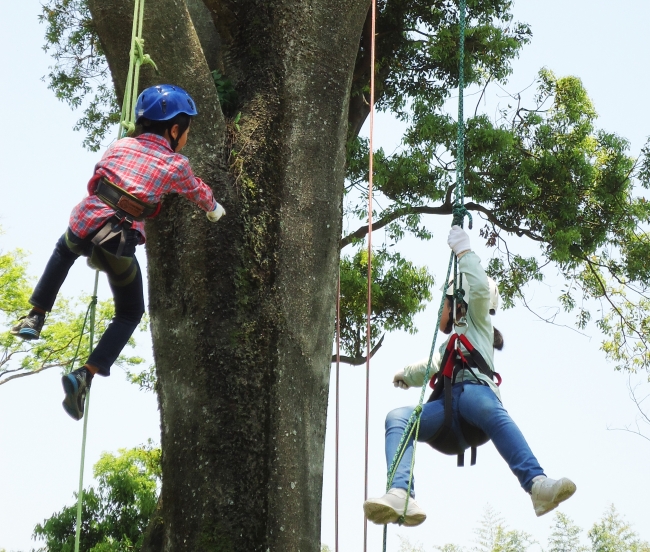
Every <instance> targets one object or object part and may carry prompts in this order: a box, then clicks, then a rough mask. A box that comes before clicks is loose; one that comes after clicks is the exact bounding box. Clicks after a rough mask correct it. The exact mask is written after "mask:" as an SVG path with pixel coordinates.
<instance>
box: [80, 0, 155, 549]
mask: <svg viewBox="0 0 650 552" xmlns="http://www.w3.org/2000/svg"><path fill="white" fill-rule="evenodd" d="M143 21H144V0H135V6H134V11H133V30H132V33H131V52H130V60H129V71H128V74H127V82H126V88H125V91H124V102H123V103H122V114H121V117H120V128H119V131H118V139H120V138H123V137H124V136H126V135H127V133H131V132H133V130H134V129H135V123H134V122H133V113H134V106H135V103H136V100H137V97H138V81H139V78H140V66H141V65H144V64H150V65H152V66H153V67H154V69H155V70H156V71H158V69H157V67H156V64H155V63H154V62H153V61H152V59H151V58H150V57H149V55H147V54H145V53H144V40H142V25H143ZM105 182H108V181H107V180H105ZM107 189H108V190H110V186H109V185H108V184H107V185H106V188H105V190H107ZM118 190H121V189H120V188H118ZM121 191H122V192H124V190H121ZM113 192H114V190H113ZM106 193H107V194H111V191H107V192H106ZM124 194H127V193H126V192H124ZM129 196H130V194H127V195H126V196H125V195H122V196H120V197H118V198H117V203H116V205H119V203H120V201H122V206H121V207H120V208H121V209H122V210H123V211H124V212H126V213H127V214H129V213H128V211H127V210H126V209H124V206H125V205H126V206H127V208H128V209H129V210H137V208H138V206H139V205H138V202H140V200H138V202H132V198H131V197H129ZM107 197H108V196H107ZM123 197H126V199H125V200H122V198H123ZM136 199H137V198H136ZM112 200H113V199H111V201H112ZM103 201H106V200H103ZM140 203H142V202H140ZM144 205H147V204H144ZM141 207H142V209H143V211H142V213H145V211H147V207H150V206H148V205H147V207H144V206H141ZM154 214H155V213H154ZM132 216H133V215H132ZM138 216H140V215H138ZM144 216H146V215H144ZM107 226H108V225H105V226H104V228H106V227H107ZM100 232H101V230H100ZM98 235H99V234H98ZM121 235H122V237H121V238H120V247H119V248H118V253H117V256H118V257H119V256H120V254H121V253H122V249H123V247H124V244H123V241H122V240H124V239H125V236H124V234H121ZM96 238H97V236H95V239H96ZM106 239H110V238H106ZM104 241H105V240H104ZM94 242H95V240H94V239H93V243H94ZM98 282H99V270H95V290H94V292H93V298H92V301H91V303H90V306H89V307H88V309H89V312H90V353H92V350H93V347H94V344H93V341H94V335H95V305H96V304H97V285H98ZM86 316H88V312H87V313H86ZM84 327H85V319H84ZM81 334H82V335H83V329H82V332H81ZM78 350H79V349H78V347H77V352H78ZM75 359H76V355H75ZM89 406H90V389H88V393H87V394H86V404H85V407H84V425H83V437H82V440H81V462H80V466H79V492H78V495H77V497H78V498H77V525H76V532H75V542H74V551H75V552H79V543H80V541H81V513H82V506H83V476H84V463H85V458H86V436H87V430H88V408H89Z"/></svg>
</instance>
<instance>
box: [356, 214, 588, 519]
mask: <svg viewBox="0 0 650 552" xmlns="http://www.w3.org/2000/svg"><path fill="white" fill-rule="evenodd" d="M447 243H448V244H449V247H450V248H451V249H452V250H453V252H454V253H455V254H456V257H457V259H458V269H459V271H460V273H461V274H462V282H463V287H464V288H465V292H466V293H465V296H464V297H465V298H466V300H465V301H459V302H458V304H457V307H456V308H457V311H456V313H454V312H453V305H454V299H453V296H452V294H451V293H452V292H451V290H452V289H453V282H452V283H451V285H450V286H449V287H448V288H447V297H446V300H445V307H444V309H443V311H442V316H441V318H440V331H442V332H443V333H445V334H451V332H452V328H455V333H453V334H452V335H451V336H450V338H449V339H448V340H447V342H445V343H444V344H443V345H442V346H441V347H440V349H439V351H438V352H437V353H436V354H435V355H434V358H433V360H432V365H433V366H434V367H438V368H439V369H440V370H441V371H442V370H443V369H444V368H445V366H444V365H443V363H442V361H443V360H444V361H445V362H444V364H447V360H449V362H450V364H449V365H450V366H451V367H452V372H451V378H450V383H451V393H450V397H451V428H450V438H451V440H452V441H455V443H456V445H457V446H458V447H459V448H460V450H465V449H467V448H470V446H472V438H471V437H470V436H469V434H468V433H469V431H471V430H472V428H474V429H478V430H479V431H482V432H483V433H484V434H485V435H486V436H487V438H489V439H490V440H492V442H493V443H494V445H495V446H496V448H497V450H498V451H499V454H501V456H502V457H503V459H504V460H505V461H506V462H507V463H508V466H509V467H510V469H511V470H512V472H513V473H514V474H515V476H516V477H517V479H518V480H519V483H520V485H521V486H522V487H523V489H524V490H525V491H526V492H527V493H530V495H531V498H532V501H533V507H534V509H535V513H536V514H537V515H538V516H542V515H544V514H546V513H548V512H550V511H551V510H553V509H554V508H556V507H557V506H558V505H559V504H560V502H562V501H564V500H566V499H567V498H569V497H570V496H571V495H572V494H573V493H574V492H575V490H576V486H575V484H574V483H573V482H572V481H570V480H569V479H566V478H563V479H560V480H557V481H556V480H553V479H549V478H547V477H546V475H545V474H544V470H543V469H542V467H541V466H540V465H539V462H538V461H537V459H536V458H535V456H534V454H533V452H532V451H531V450H530V447H529V446H528V443H527V442H526V440H525V439H524V436H523V435H522V433H521V431H520V430H519V428H518V427H517V425H516V424H515V422H514V421H513V420H512V418H510V415H509V414H508V412H507V411H506V410H505V408H504V407H503V405H502V404H501V396H500V393H499V389H498V387H497V385H495V383H494V382H493V380H492V377H491V375H492V374H493V373H494V372H493V370H494V354H493V351H494V348H496V349H499V350H500V349H501V348H502V347H503V337H502V336H501V334H500V333H499V332H498V331H497V330H496V329H494V328H493V326H492V321H491V318H490V315H491V314H494V313H495V312H496V310H497V308H498V303H499V295H498V294H499V292H498V289H497V287H496V284H495V283H494V282H493V281H491V279H489V278H488V277H487V275H486V274H485V271H484V270H483V268H482V266H481V261H480V259H479V257H478V255H476V253H474V252H473V251H472V250H471V248H470V241H469V236H468V235H467V234H466V233H465V231H464V230H463V229H462V228H460V227H459V226H452V228H451V231H450V232H449V238H448V240H447ZM445 287H447V286H445ZM457 321H458V322H457ZM461 335H462V337H461V338H459V336H461ZM452 340H453V341H452ZM450 342H451V343H452V345H451V346H450V347H449V350H450V352H451V353H450V354H451V357H450V354H449V353H448V354H447V355H445V353H446V351H447V349H448V344H449V343H450ZM472 348H473V349H474V353H473V354H472ZM476 353H478V354H476ZM445 356H446V358H445ZM481 358H482V359H483V360H480V359H481ZM472 359H476V360H478V362H473V361H472ZM483 361H484V362H483ZM481 364H483V365H487V368H486V369H481ZM427 365H428V359H427V360H425V361H424V362H418V363H416V364H412V365H409V366H407V367H406V368H404V369H403V370H401V371H399V372H398V373H397V374H395V377H394V379H393V383H394V385H395V387H400V388H402V389H408V388H409V387H412V386H422V385H423V383H425V382H424V378H425V373H426V370H427ZM438 377H439V378H442V374H441V373H439V374H438ZM438 395H439V396H438ZM432 399H433V400H432ZM413 411H414V407H412V406H410V407H404V408H397V409H395V410H393V411H391V412H389V413H388V416H387V417H386V461H387V464H388V465H389V466H390V465H391V461H392V460H393V458H394V457H395V453H396V451H397V449H398V446H399V444H400V440H401V437H402V434H403V432H404V430H405V428H406V426H407V422H408V420H409V418H410V417H411V414H412V413H413ZM444 422H445V396H444V393H439V392H438V393H436V391H435V390H434V393H433V394H432V398H431V399H429V402H427V403H425V404H424V405H423V406H422V413H421V418H420V429H419V434H418V438H417V440H418V441H424V442H428V443H429V444H431V445H432V446H434V448H438V446H437V445H439V444H440V441H439V440H438V439H444V435H443V433H444ZM468 430H469V431H468ZM432 441H433V442H432ZM468 441H469V442H468ZM443 448H444V446H443ZM448 453H449V452H448ZM454 453H455V451H454ZM412 455H413V437H410V439H409V441H408V442H407V443H406V447H405V449H404V454H403V456H402V458H401V460H400V461H399V463H398V465H397V466H396V468H395V471H394V477H393V480H392V486H391V488H390V489H389V490H388V492H387V493H386V494H385V495H384V496H382V497H381V498H371V499H369V500H367V501H366V502H364V505H363V509H364V512H365V514H366V516H367V518H368V519H369V520H370V521H372V522H373V523H377V524H381V525H384V524H386V523H397V522H398V521H399V522H402V523H403V524H404V525H406V526H415V525H419V524H421V523H422V522H423V521H424V520H425V519H426V514H425V512H424V510H423V509H422V508H421V507H420V506H419V505H418V504H417V503H416V502H415V500H413V498H412V497H414V496H415V493H414V480H411V487H410V488H411V498H410V499H409V500H408V506H407V491H408V489H409V477H410V468H411V459H412ZM406 506H407V509H406V513H405V515H404V518H403V519H400V518H401V517H402V515H403V514H404V510H405V507H406Z"/></svg>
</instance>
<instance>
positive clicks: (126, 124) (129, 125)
mask: <svg viewBox="0 0 650 552" xmlns="http://www.w3.org/2000/svg"><path fill="white" fill-rule="evenodd" d="M120 125H122V127H123V128H124V129H125V130H126V135H127V136H130V135H131V134H133V131H134V130H135V123H134V122H133V121H122V122H121V123H120Z"/></svg>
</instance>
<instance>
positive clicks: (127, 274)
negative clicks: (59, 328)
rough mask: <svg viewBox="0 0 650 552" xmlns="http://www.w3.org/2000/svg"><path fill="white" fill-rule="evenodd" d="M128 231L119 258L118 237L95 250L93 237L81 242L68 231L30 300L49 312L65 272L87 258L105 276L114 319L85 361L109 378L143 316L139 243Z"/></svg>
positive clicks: (136, 235) (137, 235)
mask: <svg viewBox="0 0 650 552" xmlns="http://www.w3.org/2000/svg"><path fill="white" fill-rule="evenodd" d="M127 232H128V235H127V240H126V246H125V248H124V252H123V253H122V256H121V257H119V258H118V257H116V256H115V252H116V251H117V246H118V244H119V236H117V237H115V238H113V239H112V240H110V241H108V242H106V243H104V244H102V246H101V247H96V246H93V244H92V243H91V240H92V237H93V235H90V236H88V237H87V238H83V239H82V238H79V237H78V236H76V235H74V234H73V233H72V232H71V231H70V229H69V228H68V230H67V231H66V233H65V234H63V236H61V238H60V239H59V241H58V242H57V243H56V247H55V248H54V252H53V253H52V256H51V257H50V260H49V261H48V263H47V266H46V267H45V272H44V273H43V275H42V276H41V279H40V280H39V281H38V284H37V285H36V288H35V289H34V293H33V294H32V296H31V298H30V300H29V302H30V303H31V304H32V305H34V306H35V307H38V308H41V309H43V310H45V311H48V312H49V311H51V310H52V306H53V305H54V301H55V300H56V296H57V294H58V293H59V289H61V285H63V282H64V281H65V279H66V276H67V275H68V271H69V270H70V268H71V267H72V265H73V264H74V262H75V261H76V260H77V259H78V258H79V257H80V256H82V255H83V256H85V257H88V258H89V264H91V265H92V266H93V267H95V268H97V269H98V270H101V271H102V272H105V273H106V274H107V275H108V283H109V285H110V287H111V291H112V292H113V302H114V303H115V316H114V317H113V320H111V323H110V324H109V326H108V328H107V329H106V331H105V332H104V334H103V335H102V337H101V339H100V340H99V342H98V343H97V346H96V347H95V349H94V350H93V352H92V353H91V354H90V356H89V357H88V360H87V361H86V363H87V364H91V365H92V366H95V367H97V368H98V369H99V374H101V375H102V376H108V375H110V372H111V366H112V365H113V363H114V362H115V360H116V359H117V357H118V356H119V355H120V353H121V352H122V349H123V348H124V346H125V345H126V343H127V341H128V340H129V338H130V337H131V335H132V334H133V332H134V331H135V329H136V328H137V326H138V324H139V323H140V320H141V318H142V315H143V314H144V295H143V291H142V273H141V271H140V266H139V265H138V261H137V259H136V258H135V246H136V245H137V244H138V243H139V239H140V233H139V232H137V231H135V230H128V231H127Z"/></svg>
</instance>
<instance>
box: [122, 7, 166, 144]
mask: <svg viewBox="0 0 650 552" xmlns="http://www.w3.org/2000/svg"><path fill="white" fill-rule="evenodd" d="M143 23H144V0H135V6H134V8H133V30H132V31H131V51H130V53H129V58H130V59H129V72H128V73H127V76H126V86H125V87H124V101H123V102H122V114H121V116H120V131H119V136H118V138H124V137H125V136H126V135H128V134H131V133H132V132H133V131H134V130H135V121H134V116H133V112H134V109H135V104H136V102H137V100H138V84H139V82H140V67H141V66H142V65H152V66H153V68H154V69H155V71H156V73H157V72H158V67H157V66H156V64H155V63H154V61H153V60H152V59H151V57H150V56H149V54H145V53H144V40H143V39H142V25H143Z"/></svg>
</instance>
